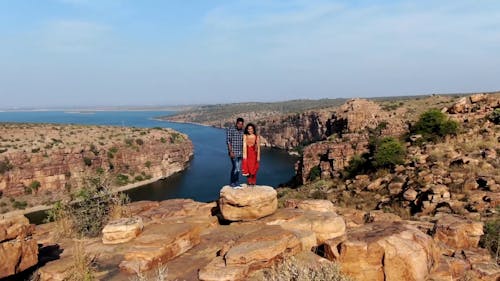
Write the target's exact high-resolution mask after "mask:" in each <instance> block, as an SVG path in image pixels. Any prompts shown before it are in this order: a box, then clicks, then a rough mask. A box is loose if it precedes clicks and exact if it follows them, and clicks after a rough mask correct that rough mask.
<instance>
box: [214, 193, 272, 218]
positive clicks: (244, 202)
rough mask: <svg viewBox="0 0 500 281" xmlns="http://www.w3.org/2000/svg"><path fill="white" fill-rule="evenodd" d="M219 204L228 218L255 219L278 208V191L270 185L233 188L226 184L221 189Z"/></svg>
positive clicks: (224, 215) (223, 214)
mask: <svg viewBox="0 0 500 281" xmlns="http://www.w3.org/2000/svg"><path fill="white" fill-rule="evenodd" d="M219 206H220V209H221V212H222V216H223V217H224V218H225V219H226V220H230V221H240V220H244V221H247V220H255V219H259V218H262V217H265V216H269V215H271V214H273V213H274V212H276V210H277V208H278V199H277V193H276V190H274V188H272V187H270V186H254V187H246V188H243V189H233V188H231V187H230V186H225V187H223V188H222V190H221V191H220V199H219Z"/></svg>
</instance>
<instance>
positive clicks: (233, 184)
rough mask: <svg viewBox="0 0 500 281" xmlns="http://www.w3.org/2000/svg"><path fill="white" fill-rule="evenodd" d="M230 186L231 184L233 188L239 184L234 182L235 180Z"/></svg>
mask: <svg viewBox="0 0 500 281" xmlns="http://www.w3.org/2000/svg"><path fill="white" fill-rule="evenodd" d="M229 186H230V187H232V188H235V187H237V186H238V185H237V184H236V183H234V182H233V183H231V184H230V185H229Z"/></svg>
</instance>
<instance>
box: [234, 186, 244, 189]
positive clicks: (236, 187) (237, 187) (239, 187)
mask: <svg viewBox="0 0 500 281" xmlns="http://www.w3.org/2000/svg"><path fill="white" fill-rule="evenodd" d="M233 189H243V186H241V185H236V186H235V187H233Z"/></svg>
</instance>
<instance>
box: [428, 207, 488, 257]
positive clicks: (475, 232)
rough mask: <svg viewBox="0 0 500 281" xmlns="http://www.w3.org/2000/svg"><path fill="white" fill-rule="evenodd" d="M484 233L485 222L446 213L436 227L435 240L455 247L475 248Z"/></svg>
mask: <svg viewBox="0 0 500 281" xmlns="http://www.w3.org/2000/svg"><path fill="white" fill-rule="evenodd" d="M481 235H483V223H481V222H473V221H470V220H468V219H465V218H461V217H459V216H455V215H444V216H442V217H441V218H440V219H439V220H438V221H437V222H436V226H435V229H434V240H436V241H439V242H442V243H444V244H446V245H448V246H450V247H452V248H455V249H467V248H475V247H477V245H478V243H479V239H480V238H481Z"/></svg>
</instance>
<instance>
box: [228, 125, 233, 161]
mask: <svg viewBox="0 0 500 281" xmlns="http://www.w3.org/2000/svg"><path fill="white" fill-rule="evenodd" d="M232 141H233V139H232V134H231V129H227V131H226V144H227V153H228V154H229V156H230V157H231V158H234V153H233V146H232V145H231V142H232Z"/></svg>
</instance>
